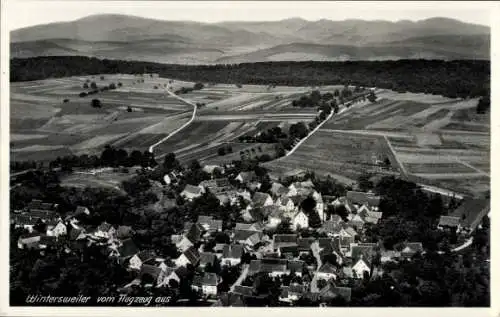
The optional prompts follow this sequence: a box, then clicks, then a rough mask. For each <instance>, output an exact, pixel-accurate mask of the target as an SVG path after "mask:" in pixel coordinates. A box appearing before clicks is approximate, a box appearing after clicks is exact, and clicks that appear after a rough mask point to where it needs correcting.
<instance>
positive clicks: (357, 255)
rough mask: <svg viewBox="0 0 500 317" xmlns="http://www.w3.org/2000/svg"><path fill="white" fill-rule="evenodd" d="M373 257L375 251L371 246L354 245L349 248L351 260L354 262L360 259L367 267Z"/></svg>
mask: <svg viewBox="0 0 500 317" xmlns="http://www.w3.org/2000/svg"><path fill="white" fill-rule="evenodd" d="M374 255H375V249H374V247H373V246H360V245H355V246H352V247H351V258H352V259H353V261H354V262H356V261H358V260H360V259H362V260H363V261H365V262H366V263H367V264H368V265H370V263H371V261H372V258H373V256H374Z"/></svg>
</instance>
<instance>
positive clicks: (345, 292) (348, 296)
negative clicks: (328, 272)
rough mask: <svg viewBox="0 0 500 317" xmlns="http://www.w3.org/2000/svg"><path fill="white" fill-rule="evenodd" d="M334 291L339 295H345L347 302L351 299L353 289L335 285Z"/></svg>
mask: <svg viewBox="0 0 500 317" xmlns="http://www.w3.org/2000/svg"><path fill="white" fill-rule="evenodd" d="M333 292H334V293H335V294H336V295H338V296H341V297H343V298H344V299H345V300H346V301H347V302H350V301H351V293H352V289H351V288H350V287H338V286H337V287H335V288H334V289H333Z"/></svg>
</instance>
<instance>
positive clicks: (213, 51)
mask: <svg viewBox="0 0 500 317" xmlns="http://www.w3.org/2000/svg"><path fill="white" fill-rule="evenodd" d="M10 35H11V57H32V56H56V55H58V54H60V55H85V56H97V57H103V58H114V59H134V60H145V61H153V62H163V63H165V62H166V63H188V64H202V63H208V64H210V63H233V62H250V61H252V62H253V61H266V60H308V58H309V59H310V60H351V59H352V60H359V59H368V60H377V59H400V58H435V59H445V60H446V59H489V58H490V28H489V27H486V26H482V25H477V24H470V23H464V22H461V21H458V20H453V19H448V18H431V19H426V20H421V21H415V22H413V21H408V20H402V21H397V22H389V21H378V20H377V21H366V20H353V19H351V20H344V21H331V20H326V19H323V20H318V21H307V20H304V19H301V18H290V19H285V20H281V21H264V22H244V21H241V22H240V21H228V22H218V23H201V22H193V21H162V20H154V19H148V18H142V17H136V16H128V15H118V14H112V15H108V14H106V15H93V16H88V17H85V18H82V19H79V20H76V21H71V22H58V23H51V24H45V25H37V26H33V27H27V28H22V29H18V30H14V31H11V34H10Z"/></svg>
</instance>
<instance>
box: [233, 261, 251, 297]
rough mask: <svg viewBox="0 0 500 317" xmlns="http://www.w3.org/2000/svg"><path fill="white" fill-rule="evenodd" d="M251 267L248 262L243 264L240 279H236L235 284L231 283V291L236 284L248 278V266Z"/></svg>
mask: <svg viewBox="0 0 500 317" xmlns="http://www.w3.org/2000/svg"><path fill="white" fill-rule="evenodd" d="M249 267H250V266H249V265H248V264H243V270H242V271H241V274H240V277H238V279H237V280H236V282H234V284H233V285H231V288H230V289H229V292H232V291H234V287H235V286H236V285H240V284H241V283H242V282H243V281H244V280H245V279H246V278H247V275H248V268H249Z"/></svg>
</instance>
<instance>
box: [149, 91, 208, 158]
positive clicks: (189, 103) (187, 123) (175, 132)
mask: <svg viewBox="0 0 500 317" xmlns="http://www.w3.org/2000/svg"><path fill="white" fill-rule="evenodd" d="M165 91H166V92H167V93H168V94H169V95H170V96H172V97H174V98H176V99H179V100H180V101H182V102H185V103H187V104H188V105H191V106H193V115H192V116H191V119H189V121H188V122H186V123H185V124H183V125H182V126H181V127H179V128H178V129H177V130H175V131H173V132H171V133H170V134H169V135H167V136H166V137H164V138H163V139H161V140H160V141H158V142H156V143H155V144H153V145H151V146H150V147H149V153H153V151H154V149H155V147H157V146H158V145H160V144H162V143H163V142H165V141H166V140H168V139H170V138H171V137H172V136H174V135H176V134H177V133H178V132H180V131H181V130H182V129H184V128H185V127H187V126H188V125H190V124H191V122H193V120H194V118H195V117H196V110H197V109H198V106H196V104H195V103H193V102H191V101H189V100H187V99H184V98H182V97H180V96H177V95H176V94H174V93H173V92H171V91H170V90H168V89H165Z"/></svg>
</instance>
